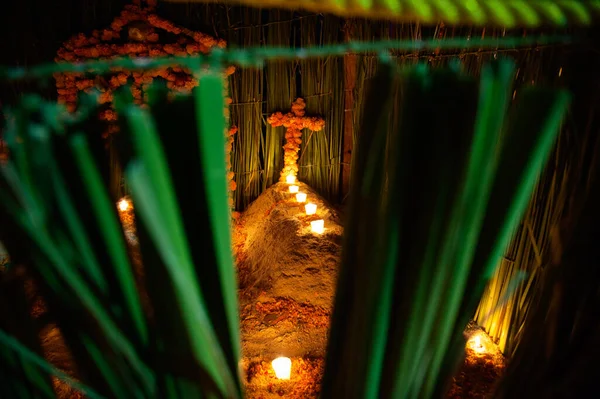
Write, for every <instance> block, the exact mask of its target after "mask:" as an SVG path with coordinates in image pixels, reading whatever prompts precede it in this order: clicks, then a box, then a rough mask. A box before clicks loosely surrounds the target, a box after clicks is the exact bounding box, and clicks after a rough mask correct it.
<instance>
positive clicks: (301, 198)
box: [296, 193, 306, 202]
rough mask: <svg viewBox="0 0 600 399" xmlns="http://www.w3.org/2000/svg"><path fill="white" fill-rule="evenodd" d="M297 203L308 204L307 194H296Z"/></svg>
mask: <svg viewBox="0 0 600 399" xmlns="http://www.w3.org/2000/svg"><path fill="white" fill-rule="evenodd" d="M296 201H298V202H306V193H298V194H296Z"/></svg>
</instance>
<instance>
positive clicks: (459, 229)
mask: <svg viewBox="0 0 600 399" xmlns="http://www.w3.org/2000/svg"><path fill="white" fill-rule="evenodd" d="M513 71H514V66H513V64H512V63H511V62H508V61H502V62H499V63H497V64H492V65H490V66H488V67H486V68H485V69H484V71H483V72H482V77H481V82H480V88H479V99H478V95H477V85H476V82H475V81H474V80H473V79H471V78H469V77H467V76H465V75H463V74H462V73H461V72H457V71H456V70H452V69H450V70H441V71H429V70H428V69H427V67H426V66H424V65H419V66H417V67H416V68H413V69H410V70H409V71H408V72H406V73H405V74H404V75H403V76H402V77H401V78H399V79H398V80H397V83H396V84H398V85H400V87H401V90H402V92H403V96H404V99H403V102H402V105H401V111H400V115H401V117H400V128H399V129H398V130H397V131H395V132H393V135H394V136H393V138H392V144H391V145H392V146H393V149H392V150H391V151H392V153H393V154H394V156H393V157H391V159H388V161H387V164H386V162H385V161H384V158H385V157H384V151H385V148H386V146H385V140H386V135H387V132H388V120H387V112H386V110H387V109H388V107H390V106H391V105H392V104H391V103H390V98H393V97H392V96H391V94H392V87H393V85H394V83H393V82H394V80H396V78H395V77H394V73H393V72H392V71H391V70H390V68H389V67H388V68H383V71H379V72H378V75H377V76H376V77H375V81H374V82H373V87H372V92H371V95H370V96H369V97H368V99H367V102H366V107H365V110H364V114H365V117H364V118H365V119H364V122H363V127H362V131H363V132H364V131H369V132H372V134H369V135H363V136H361V138H360V139H359V145H358V146H357V148H358V151H359V153H357V154H355V160H354V162H355V163H354V170H353V175H354V176H358V177H356V178H355V181H354V187H353V191H352V193H351V205H350V209H349V213H350V215H352V216H351V218H350V219H349V221H348V224H347V226H346V231H345V243H344V254H343V261H342V266H341V271H340V279H339V284H338V293H337V297H336V303H335V305H336V307H335V310H334V316H333V325H332V330H331V336H330V340H329V349H328V354H327V356H328V358H327V369H326V372H325V377H324V382H323V388H322V392H323V397H364V398H416V397H425V398H429V397H439V396H437V395H439V394H441V393H442V391H443V389H444V383H445V382H447V381H448V379H449V377H450V376H451V373H452V372H453V369H454V366H455V363H456V359H458V358H460V353H461V352H462V351H463V348H464V341H462V331H463V329H464V326H465V325H466V324H467V322H468V320H469V318H470V317H471V316H472V314H473V312H474V310H475V307H476V305H477V300H478V299H479V297H480V295H481V293H482V291H483V284H484V283H485V281H487V279H488V278H489V275H490V274H491V272H492V271H493V270H494V267H495V265H496V263H497V261H498V259H499V258H500V255H501V252H502V251H503V250H504V248H505V247H506V245H507V243H508V240H509V239H510V237H511V233H512V230H513V229H514V227H515V226H516V225H517V224H518V223H519V221H520V218H521V216H522V213H523V212H524V210H525V207H526V205H527V202H528V199H529V196H530V195H531V192H532V189H533V187H534V184H535V182H536V179H537V175H538V174H539V173H540V171H541V169H542V167H543V165H544V163H545V161H546V159H547V157H548V155H549V153H550V151H551V148H552V145H553V143H554V140H555V138H556V135H557V133H558V131H559V127H560V123H561V118H562V117H563V115H564V112H565V110H566V106H567V103H568V95H567V94H566V93H564V92H561V91H555V90H545V89H538V88H531V89H528V90H524V91H523V92H522V94H521V95H520V96H519V97H518V98H517V102H516V104H515V106H514V107H512V109H511V110H510V112H508V109H509V104H510V101H511V93H512V88H511V84H512V81H513V79H514V76H513ZM424 120H427V121H429V122H428V123H426V124H424V123H423V121H424ZM386 168H387V174H388V176H389V181H388V182H387V190H386V186H385V183H386V182H385V181H384V179H383V178H382V177H383V176H384V174H385V173H384V172H386Z"/></svg>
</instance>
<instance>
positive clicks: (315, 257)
mask: <svg viewBox="0 0 600 399" xmlns="http://www.w3.org/2000/svg"><path fill="white" fill-rule="evenodd" d="M298 185H299V186H300V192H304V193H306V194H307V202H312V203H314V204H316V205H317V213H316V215H306V214H305V212H304V205H305V204H304V203H298V202H297V201H296V198H295V195H294V194H291V193H290V192H289V189H288V187H289V185H288V184H286V183H277V184H275V185H273V186H272V187H270V188H269V189H268V190H266V191H265V192H264V193H262V194H261V195H260V197H258V198H257V199H256V201H254V202H253V203H252V204H251V205H250V206H249V207H248V209H247V210H246V211H245V212H244V213H243V214H242V215H241V216H240V218H239V219H238V221H237V223H236V226H235V229H234V250H235V255H236V259H237V265H238V277H239V281H240V289H241V295H240V307H241V324H242V346H243V354H244V356H245V357H246V358H263V359H264V358H267V359H268V358H271V357H276V356H280V355H282V356H289V357H293V356H298V357H302V356H310V357H317V358H321V357H324V355H325V349H326V342H327V332H328V329H329V318H330V315H331V310H332V306H333V297H334V294H335V285H336V280H337V269H338V265H339V261H340V255H341V241H342V238H341V237H342V227H341V225H340V215H339V214H338V212H337V211H335V210H334V209H333V208H332V207H331V206H330V205H329V204H327V202H326V201H325V200H324V199H323V198H322V197H320V196H319V195H318V194H317V193H316V192H315V191H314V190H312V189H311V188H310V187H309V186H307V185H306V184H303V183H298ZM317 219H323V220H324V221H325V232H324V233H323V234H317V233H314V232H312V231H311V224H310V222H311V221H313V220H317Z"/></svg>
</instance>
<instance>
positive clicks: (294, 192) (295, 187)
mask: <svg viewBox="0 0 600 399" xmlns="http://www.w3.org/2000/svg"><path fill="white" fill-rule="evenodd" d="M299 189H300V187H298V186H290V193H292V194H296V193H297V192H298V190H299Z"/></svg>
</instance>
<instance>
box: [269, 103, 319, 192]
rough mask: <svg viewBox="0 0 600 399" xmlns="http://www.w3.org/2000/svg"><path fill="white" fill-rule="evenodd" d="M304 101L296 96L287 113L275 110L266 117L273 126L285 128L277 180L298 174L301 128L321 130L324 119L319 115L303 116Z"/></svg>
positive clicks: (283, 179)
mask: <svg viewBox="0 0 600 399" xmlns="http://www.w3.org/2000/svg"><path fill="white" fill-rule="evenodd" d="M305 108H306V103H305V102H304V99H302V98H300V97H298V98H297V99H296V101H294V102H293V103H292V110H291V112H288V113H287V114H283V113H281V112H275V113H274V114H272V115H271V116H269V117H268V118H267V122H268V123H269V124H270V125H271V126H273V127H278V126H283V127H285V128H286V131H285V138H286V143H285V144H284V146H283V150H284V152H283V169H282V170H281V175H280V178H279V180H280V181H285V179H286V177H287V176H288V175H293V176H294V177H295V176H297V175H298V152H299V151H300V144H301V143H302V139H301V137H302V129H305V128H306V129H310V130H312V131H314V132H318V131H320V130H323V128H324V127H325V120H324V119H323V118H321V117H314V116H312V117H311V116H305V110H304V109H305Z"/></svg>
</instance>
